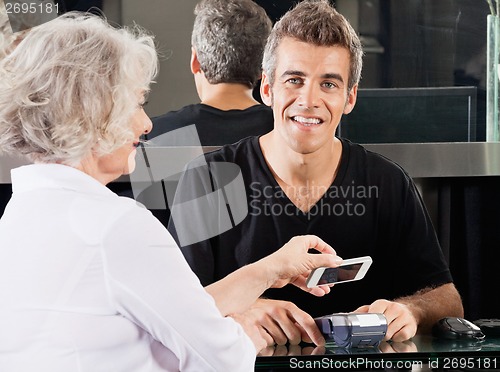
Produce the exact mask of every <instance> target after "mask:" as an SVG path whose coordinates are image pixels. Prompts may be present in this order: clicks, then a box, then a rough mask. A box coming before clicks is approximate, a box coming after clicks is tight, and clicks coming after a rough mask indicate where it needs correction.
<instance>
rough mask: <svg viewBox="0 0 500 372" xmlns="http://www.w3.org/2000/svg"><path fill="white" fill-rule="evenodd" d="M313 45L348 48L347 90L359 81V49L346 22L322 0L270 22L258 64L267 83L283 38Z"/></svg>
mask: <svg viewBox="0 0 500 372" xmlns="http://www.w3.org/2000/svg"><path fill="white" fill-rule="evenodd" d="M285 37H289V38H293V39H296V40H299V41H302V42H306V43H310V44H313V45H317V46H340V47H344V48H346V49H347V50H348V51H349V55H350V66H349V67H350V68H349V80H348V84H347V86H348V90H349V91H350V90H351V89H352V87H353V86H354V85H355V84H357V83H359V80H360V78H361V69H362V66H363V48H362V46H361V42H360V40H359V37H358V35H357V34H356V32H355V31H354V29H353V28H352V26H351V25H350V24H349V22H348V21H347V20H346V19H345V18H344V16H342V15H341V14H340V13H338V12H337V11H336V10H335V9H334V8H333V7H332V6H331V5H330V4H329V3H328V1H326V0H316V1H315V0H307V1H303V2H300V3H299V4H297V5H296V6H295V7H294V8H293V9H292V10H289V11H288V12H287V13H285V15H284V16H283V17H282V18H281V19H280V20H279V21H278V22H277V23H276V24H275V25H274V27H273V30H272V31H271V34H270V35H269V38H268V40H267V44H266V48H265V50H264V59H263V62H262V67H263V70H264V72H265V73H266V75H267V76H268V77H269V81H270V83H271V85H272V84H273V83H274V78H275V76H274V74H275V72H276V64H277V54H276V53H277V52H276V51H277V48H278V46H279V44H280V43H281V41H282V40H283V39H284V38H285Z"/></svg>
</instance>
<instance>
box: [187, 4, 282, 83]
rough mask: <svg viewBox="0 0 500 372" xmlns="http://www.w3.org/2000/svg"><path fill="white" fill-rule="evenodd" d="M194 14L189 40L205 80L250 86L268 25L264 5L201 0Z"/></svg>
mask: <svg viewBox="0 0 500 372" xmlns="http://www.w3.org/2000/svg"><path fill="white" fill-rule="evenodd" d="M195 15H196V19H195V22H194V27H193V33H192V37H191V44H192V45H193V47H194V49H195V50H196V53H197V56H198V60H199V62H200V67H201V70H202V71H203V72H204V74H205V77H206V78H207V80H208V82H209V83H211V84H218V83H240V84H246V85H248V86H249V87H250V88H252V87H254V86H255V85H256V84H257V82H258V80H259V79H260V76H261V62H262V55H263V52H264V45H265V43H266V39H267V36H268V35H269V32H270V31H271V27H272V23H271V20H270V19H269V17H268V16H267V14H266V12H265V11H264V9H262V8H261V7H260V6H259V5H257V4H255V3H254V2H253V1H251V0H202V1H201V2H200V3H198V5H197V6H196V8H195Z"/></svg>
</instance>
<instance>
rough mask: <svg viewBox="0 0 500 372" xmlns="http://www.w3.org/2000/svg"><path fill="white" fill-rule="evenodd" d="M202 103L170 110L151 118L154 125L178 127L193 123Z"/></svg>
mask: <svg viewBox="0 0 500 372" xmlns="http://www.w3.org/2000/svg"><path fill="white" fill-rule="evenodd" d="M200 108H201V107H200V104H199V103H197V104H192V105H187V106H184V107H182V108H180V109H179V110H174V111H169V112H166V113H165V114H163V115H159V116H155V117H153V118H151V121H152V122H153V130H154V129H155V127H154V126H165V125H166V126H169V127H171V126H175V127H177V128H180V127H183V126H186V125H190V124H193V119H195V118H196V116H197V115H198V114H199V111H200Z"/></svg>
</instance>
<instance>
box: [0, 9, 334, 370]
mask: <svg viewBox="0 0 500 372" xmlns="http://www.w3.org/2000/svg"><path fill="white" fill-rule="evenodd" d="M156 68H157V57H156V52H155V49H154V45H153V40H152V38H151V37H150V36H147V35H146V34H145V33H144V32H142V31H140V30H137V29H135V30H125V29H122V30H117V29H114V28H112V27H110V26H109V25H108V24H107V23H106V22H105V21H103V20H101V19H100V18H98V17H96V16H91V15H81V14H78V13H73V14H68V15H65V16H62V17H60V18H58V19H56V20H54V21H51V22H49V23H46V24H44V25H42V26H39V27H37V28H34V29H32V30H31V31H30V32H29V33H28V34H27V36H26V38H25V39H24V40H23V41H22V42H21V43H20V44H19V45H18V46H17V47H16V49H15V50H14V51H13V52H12V53H11V54H10V55H9V56H7V57H6V58H5V59H4V60H3V61H2V62H0V149H1V150H3V151H4V152H7V153H15V154H23V155H26V156H28V157H29V159H31V160H32V161H33V162H34V163H35V164H32V165H28V166H24V167H21V168H17V169H14V170H13V171H12V186H13V196H12V199H11V200H10V202H9V204H8V206H7V208H6V210H5V213H4V215H3V216H2V218H1V219H0V298H1V299H2V301H1V305H0V330H1V331H0V370H1V371H2V372H6V371H16V372H18V371H51V372H52V371H65V372H66V371H92V372H95V371H164V370H193V371H236V370H253V365H254V360H255V356H256V350H257V351H258V350H260V349H261V348H262V347H264V346H265V342H264V338H263V337H262V336H261V334H260V333H259V332H260V331H259V330H258V329H257V328H256V327H255V326H254V325H252V324H251V323H250V322H249V321H248V319H247V318H245V316H244V315H241V314H242V313H243V312H244V311H245V310H246V309H247V308H248V307H249V306H250V305H251V304H252V303H253V302H254V301H255V299H256V298H257V297H258V296H259V295H261V294H262V292H263V291H264V290H266V289H267V288H268V287H271V286H273V287H281V286H284V285H286V284H287V283H290V282H292V283H294V284H296V285H298V286H300V287H302V288H304V276H305V275H306V274H307V273H308V272H309V271H310V270H311V269H313V268H315V267H319V266H332V267H335V266H337V265H338V263H339V261H340V258H338V257H337V256H336V255H335V252H334V250H333V249H332V248H331V247H330V246H328V245H327V244H325V243H324V242H322V241H321V240H320V239H319V238H317V237H314V236H305V237H298V238H294V239H292V240H291V241H290V242H289V243H287V244H286V245H285V246H283V248H281V249H280V250H278V251H277V252H276V253H275V254H273V255H271V256H268V257H266V258H264V259H262V260H261V261H258V262H256V263H254V264H251V265H248V266H246V267H244V268H242V269H240V270H238V271H236V272H235V273H233V274H231V275H230V276H228V277H226V278H224V279H223V280H221V281H219V282H217V283H214V284H213V285H211V286H210V287H207V288H203V287H202V286H201V285H200V283H199V281H198V280H197V278H196V277H195V275H194V274H193V273H192V272H191V271H190V269H189V266H188V265H187V263H186V262H185V261H184V258H183V256H182V255H181V253H180V250H179V249H178V247H177V246H176V245H175V242H174V240H173V239H172V237H171V236H170V235H169V233H168V232H167V231H166V230H165V229H164V227H163V226H162V225H161V224H160V223H159V222H158V221H157V220H156V219H155V218H154V217H153V216H152V215H151V213H150V212H149V211H148V210H146V209H145V208H141V207H140V206H138V205H137V203H136V202H135V201H133V200H131V199H127V198H121V197H118V196H117V195H115V194H113V193H112V192H111V191H110V190H109V189H108V188H106V187H105V185H106V184H107V183H109V182H110V181H112V180H114V179H116V178H117V177H119V176H120V175H122V174H127V173H129V172H131V171H132V170H133V168H134V165H135V163H134V155H135V152H136V147H137V145H138V143H139V141H140V140H139V138H140V136H141V135H142V134H144V133H148V132H149V131H150V130H151V121H150V120H149V118H148V117H147V116H146V114H145V112H144V110H143V105H144V100H145V98H144V96H145V93H146V92H147V91H148V89H149V84H150V82H151V80H152V79H153V77H154V75H155V73H156ZM309 248H314V249H316V250H318V251H320V252H322V253H327V254H309V253H308V249H309ZM326 292H328V288H326V289H322V290H320V289H318V288H316V289H315V290H314V291H313V294H316V295H323V294H324V293H326Z"/></svg>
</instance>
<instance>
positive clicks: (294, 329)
mask: <svg viewBox="0 0 500 372" xmlns="http://www.w3.org/2000/svg"><path fill="white" fill-rule="evenodd" d="M244 315H245V316H246V317H247V318H250V319H251V320H252V321H253V322H254V323H255V324H256V325H257V326H258V327H259V328H260V330H261V334H264V336H263V337H264V339H265V340H266V342H267V345H269V346H271V345H274V344H278V345H285V344H286V343H290V344H291V345H298V344H299V343H300V342H301V341H304V342H308V343H311V342H312V343H314V344H316V345H324V344H325V339H324V338H323V336H322V334H321V332H320V331H319V329H318V327H317V326H316V323H315V322H314V319H313V318H311V316H310V315H309V314H307V313H306V312H304V311H302V310H300V309H299V308H298V307H297V306H295V305H294V304H293V303H291V302H288V301H278V300H268V299H258V300H257V301H256V302H255V304H254V305H253V306H252V307H251V308H250V309H249V310H248V311H246V312H245V313H244Z"/></svg>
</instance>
